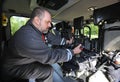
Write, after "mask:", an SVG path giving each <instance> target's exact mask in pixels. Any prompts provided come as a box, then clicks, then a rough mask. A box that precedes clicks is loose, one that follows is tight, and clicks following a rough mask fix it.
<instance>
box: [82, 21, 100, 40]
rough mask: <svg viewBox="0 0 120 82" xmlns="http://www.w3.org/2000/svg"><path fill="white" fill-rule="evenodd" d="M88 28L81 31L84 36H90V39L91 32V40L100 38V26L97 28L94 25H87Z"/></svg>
mask: <svg viewBox="0 0 120 82" xmlns="http://www.w3.org/2000/svg"><path fill="white" fill-rule="evenodd" d="M87 26H88V27H89V28H88V27H84V29H82V30H81V33H82V34H84V36H88V37H89V33H90V31H91V35H90V36H91V38H90V39H94V38H98V26H95V25H94V24H93V23H91V24H89V25H87Z"/></svg>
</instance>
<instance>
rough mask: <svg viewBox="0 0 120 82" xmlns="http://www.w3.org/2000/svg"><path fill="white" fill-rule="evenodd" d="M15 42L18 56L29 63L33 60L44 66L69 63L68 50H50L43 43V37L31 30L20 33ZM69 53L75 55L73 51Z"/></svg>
mask: <svg viewBox="0 0 120 82" xmlns="http://www.w3.org/2000/svg"><path fill="white" fill-rule="evenodd" d="M28 32H29V33H28ZM16 35H17V34H16ZM14 41H15V46H16V50H17V52H18V55H20V56H22V57H25V58H27V59H28V61H29V59H32V60H34V61H37V62H40V63H44V64H52V63H57V62H66V61H68V50H66V49H52V48H49V47H48V46H47V45H46V44H45V43H44V42H43V41H42V39H41V35H40V34H38V33H36V32H33V31H31V30H27V33H26V31H24V32H22V33H18V35H17V37H15V39H14ZM69 51H70V52H71V53H72V54H73V52H72V50H69Z"/></svg>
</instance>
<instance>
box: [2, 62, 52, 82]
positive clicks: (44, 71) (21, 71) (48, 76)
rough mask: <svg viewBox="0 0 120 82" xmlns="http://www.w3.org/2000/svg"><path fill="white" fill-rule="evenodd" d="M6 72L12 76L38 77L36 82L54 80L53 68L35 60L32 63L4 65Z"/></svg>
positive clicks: (50, 81) (23, 77)
mask: <svg viewBox="0 0 120 82" xmlns="http://www.w3.org/2000/svg"><path fill="white" fill-rule="evenodd" d="M4 73H5V74H6V75H7V76H10V78H21V79H36V82H53V79H52V76H53V68H52V66H51V65H43V64H41V63H38V62H35V63H31V64H24V65H16V66H11V67H10V66H4Z"/></svg>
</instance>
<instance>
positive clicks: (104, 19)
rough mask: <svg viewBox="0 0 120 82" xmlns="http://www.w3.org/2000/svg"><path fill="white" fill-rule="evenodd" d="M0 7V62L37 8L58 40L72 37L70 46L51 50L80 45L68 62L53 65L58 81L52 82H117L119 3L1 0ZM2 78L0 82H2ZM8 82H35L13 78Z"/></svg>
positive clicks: (119, 80) (119, 78)
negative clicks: (47, 15) (44, 13)
mask: <svg viewBox="0 0 120 82" xmlns="http://www.w3.org/2000/svg"><path fill="white" fill-rule="evenodd" d="M0 6H1V7H0V12H1V13H0V15H1V16H0V21H1V22H0V59H1V58H2V55H3V51H4V49H5V45H7V41H8V40H9V39H10V38H11V37H12V36H14V34H15V33H16V31H17V30H19V29H20V28H21V26H23V25H25V24H26V22H27V21H28V20H29V19H30V14H31V12H32V10H33V9H34V8H35V7H38V6H41V7H43V8H45V9H47V10H48V11H49V12H50V13H51V15H52V24H53V27H56V28H58V31H59V32H60V33H61V37H62V38H65V39H70V37H71V36H73V37H74V42H73V44H71V45H69V46H68V45H67V46H60V45H58V46H56V45H53V47H54V48H63V47H68V48H70V49H73V48H74V47H75V46H77V45H78V44H82V45H83V51H82V53H80V54H79V55H77V56H75V57H73V58H72V59H71V61H69V62H63V63H59V64H56V65H55V68H54V70H55V71H56V72H57V73H58V77H59V78H58V79H57V80H55V82H96V81H99V82H120V75H119V74H118V73H120V63H116V61H118V62H120V60H119V59H120V9H119V8H120V0H91V1H90V0H1V1H0ZM111 67H112V68H114V69H112V68H111ZM109 70H111V72H110V73H109ZM117 74H118V75H117ZM116 75H117V76H116ZM56 77H57V76H56ZM112 77H114V78H112ZM2 78H5V77H2V76H1V75H0V82H6V81H3V80H2ZM101 78H102V79H101ZM7 82H8V81H7ZM9 82H36V81H35V79H32V78H29V79H21V78H15V79H13V80H10V81H9Z"/></svg>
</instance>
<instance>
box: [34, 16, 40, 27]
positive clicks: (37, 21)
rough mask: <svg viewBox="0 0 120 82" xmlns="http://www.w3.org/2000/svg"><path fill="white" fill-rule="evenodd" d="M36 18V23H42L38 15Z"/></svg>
mask: <svg viewBox="0 0 120 82" xmlns="http://www.w3.org/2000/svg"><path fill="white" fill-rule="evenodd" d="M34 19H35V23H36V24H37V25H39V24H40V18H39V17H37V16H36V17H35V18H34Z"/></svg>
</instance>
